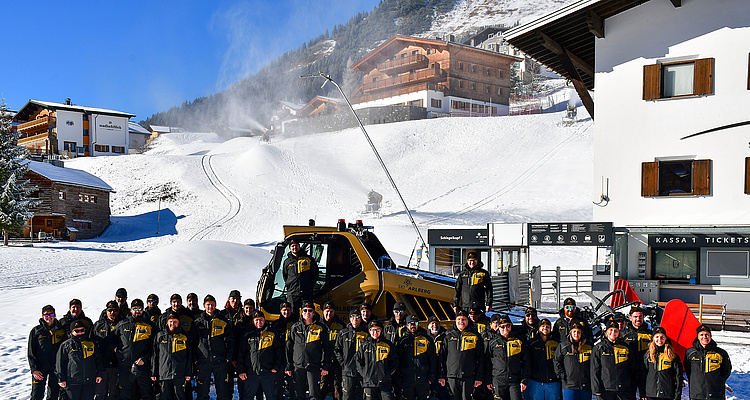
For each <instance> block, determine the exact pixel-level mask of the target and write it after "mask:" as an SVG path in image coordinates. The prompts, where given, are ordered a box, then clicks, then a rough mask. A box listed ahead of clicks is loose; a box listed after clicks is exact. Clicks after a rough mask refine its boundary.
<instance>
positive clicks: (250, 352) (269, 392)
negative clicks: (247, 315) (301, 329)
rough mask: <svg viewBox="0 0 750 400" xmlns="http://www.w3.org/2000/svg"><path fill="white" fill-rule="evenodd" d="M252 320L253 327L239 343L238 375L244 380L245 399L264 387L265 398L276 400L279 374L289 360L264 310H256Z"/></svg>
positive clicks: (282, 343)
mask: <svg viewBox="0 0 750 400" xmlns="http://www.w3.org/2000/svg"><path fill="white" fill-rule="evenodd" d="M252 321H253V327H254V329H252V330H249V331H248V333H247V334H246V335H245V337H244V338H243V339H242V341H241V342H240V346H239V347H240V351H239V359H238V360H237V371H238V372H239V378H240V380H241V381H243V382H245V384H244V385H243V388H244V390H245V394H244V398H246V399H252V398H253V397H254V396H255V395H256V393H257V392H258V388H261V389H262V390H263V393H264V394H265V395H266V400H276V395H277V393H278V392H277V390H276V383H277V381H278V379H277V375H278V374H279V373H281V370H282V368H284V364H285V363H286V359H285V358H284V339H283V338H282V337H281V336H280V335H279V334H278V333H277V332H274V331H273V330H272V329H270V327H269V326H268V324H266V318H265V315H264V314H263V311H260V310H255V311H254V312H253V315H252Z"/></svg>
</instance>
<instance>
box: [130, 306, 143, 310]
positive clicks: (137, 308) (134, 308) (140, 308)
mask: <svg viewBox="0 0 750 400" xmlns="http://www.w3.org/2000/svg"><path fill="white" fill-rule="evenodd" d="M131 310H133V311H143V308H142V307H133V308H131Z"/></svg>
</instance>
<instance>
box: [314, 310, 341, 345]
mask: <svg viewBox="0 0 750 400" xmlns="http://www.w3.org/2000/svg"><path fill="white" fill-rule="evenodd" d="M320 322H322V323H324V324H325V325H326V327H327V328H328V342H329V343H330V344H331V348H333V346H334V343H336V338H337V337H338V336H339V333H340V332H341V330H342V329H344V327H345V326H346V324H345V323H344V321H342V320H341V318H339V316H338V315H334V316H333V319H331V322H330V323H328V322H326V321H325V320H323V319H322V318H321V321H320Z"/></svg>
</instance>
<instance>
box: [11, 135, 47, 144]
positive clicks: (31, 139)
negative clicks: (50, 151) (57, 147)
mask: <svg viewBox="0 0 750 400" xmlns="http://www.w3.org/2000/svg"><path fill="white" fill-rule="evenodd" d="M48 138H49V132H42V133H37V134H35V135H28V136H22V137H20V138H18V145H19V146H28V145H29V144H31V143H36V142H41V141H45V140H47V139H48Z"/></svg>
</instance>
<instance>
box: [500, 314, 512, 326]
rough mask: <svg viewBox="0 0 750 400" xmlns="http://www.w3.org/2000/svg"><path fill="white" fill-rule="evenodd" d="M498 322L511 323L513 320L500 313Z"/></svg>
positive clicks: (501, 323)
mask: <svg viewBox="0 0 750 400" xmlns="http://www.w3.org/2000/svg"><path fill="white" fill-rule="evenodd" d="M498 322H500V325H503V324H511V325H513V321H511V320H510V317H509V316H507V315H505V314H503V315H501V316H500V318H498Z"/></svg>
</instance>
